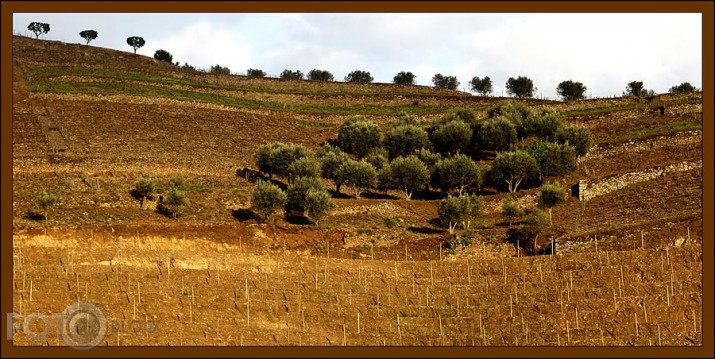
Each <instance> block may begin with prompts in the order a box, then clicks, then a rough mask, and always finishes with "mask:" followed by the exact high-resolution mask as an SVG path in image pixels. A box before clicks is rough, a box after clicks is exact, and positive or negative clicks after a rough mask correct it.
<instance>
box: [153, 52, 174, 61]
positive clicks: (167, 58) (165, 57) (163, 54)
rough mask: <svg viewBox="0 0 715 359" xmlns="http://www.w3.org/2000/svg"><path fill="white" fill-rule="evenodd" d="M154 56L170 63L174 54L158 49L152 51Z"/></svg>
mask: <svg viewBox="0 0 715 359" xmlns="http://www.w3.org/2000/svg"><path fill="white" fill-rule="evenodd" d="M154 58H155V59H157V60H159V61H164V62H168V63H170V64H171V63H172V61H173V59H174V55H172V54H170V53H169V51H166V50H161V49H160V50H156V52H154Z"/></svg>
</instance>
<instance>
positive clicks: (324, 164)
mask: <svg viewBox="0 0 715 359" xmlns="http://www.w3.org/2000/svg"><path fill="white" fill-rule="evenodd" d="M317 155H318V158H319V159H320V167H321V171H322V174H323V178H327V179H329V180H332V181H333V183H334V184H335V192H337V193H340V187H341V186H342V185H343V184H344V183H345V181H346V180H347V179H346V178H345V175H346V173H345V171H341V170H340V167H341V166H343V164H345V163H346V162H347V161H348V160H349V159H350V157H348V155H347V154H346V153H345V152H343V151H341V150H340V148H338V147H333V146H331V145H330V144H325V145H323V146H321V147H320V149H319V150H318V153H317Z"/></svg>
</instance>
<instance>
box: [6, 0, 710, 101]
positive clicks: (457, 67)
mask: <svg viewBox="0 0 715 359" xmlns="http://www.w3.org/2000/svg"><path fill="white" fill-rule="evenodd" d="M33 21H38V22H45V23H49V24H50V26H51V29H50V32H49V33H47V34H46V35H43V37H44V38H45V39H47V40H59V41H63V42H68V43H82V44H84V43H85V40H84V39H82V38H81V37H80V36H79V32H80V31H82V30H90V29H91V30H96V31H97V32H98V33H99V36H98V37H97V39H96V40H94V41H92V42H91V43H90V46H97V47H105V48H112V49H118V50H123V51H128V52H133V49H132V48H131V47H130V46H129V45H127V43H126V39H127V37H130V36H141V37H143V38H144V40H145V41H146V45H145V46H144V47H142V48H140V49H138V50H137V53H138V54H142V55H146V56H153V55H154V52H155V51H156V50H159V49H163V50H166V51H168V52H170V53H171V54H172V55H173V61H174V62H180V63H181V64H182V65H183V64H184V63H188V64H190V65H192V66H194V67H197V68H204V69H208V68H210V67H211V66H213V65H216V64H219V65H221V66H226V67H228V68H230V69H231V72H232V73H239V74H241V73H245V72H246V70H247V69H249V68H257V69H261V70H263V71H265V72H266V73H267V74H270V75H276V76H277V75H278V74H280V73H281V72H282V71H283V70H284V69H290V70H300V71H302V72H303V73H304V74H307V73H308V72H309V71H310V70H312V69H320V70H327V71H330V72H331V73H332V74H333V75H334V76H335V78H336V79H340V80H342V79H343V78H344V77H345V76H346V75H348V74H349V73H350V72H351V71H354V70H362V71H368V72H370V73H371V75H372V76H373V77H374V82H384V83H389V82H392V79H393V77H394V76H395V75H396V74H397V73H398V72H400V71H409V72H412V73H413V74H415V76H416V78H415V81H416V84H418V85H425V86H432V77H433V76H434V75H435V74H437V73H440V74H442V75H445V76H456V77H457V80H458V81H459V82H460V85H459V88H458V89H459V90H461V91H469V82H470V80H471V79H472V78H473V77H475V76H476V77H479V78H484V77H485V76H489V78H490V79H491V80H492V83H493V86H494V92H495V93H494V94H495V95H498V96H499V95H503V96H506V89H505V87H506V82H507V80H508V79H509V78H510V77H514V78H516V77H518V76H526V77H528V78H530V79H531V80H532V81H533V83H534V86H535V87H536V88H537V90H536V92H535V95H536V96H535V97H539V98H542V97H543V98H550V99H558V98H559V97H558V94H557V92H556V88H557V86H558V84H559V83H560V82H562V81H565V80H572V81H576V82H581V83H583V84H584V85H585V86H586V87H587V92H586V95H587V96H588V97H609V96H621V95H622V93H623V91H624V90H625V88H626V85H627V84H628V83H629V82H631V81H643V84H644V87H645V88H646V89H652V90H654V91H655V92H656V93H664V92H667V91H668V89H669V88H670V87H671V86H674V85H678V84H681V83H683V82H689V83H690V84H691V85H693V86H695V87H697V88H702V65H703V64H702V17H701V14H699V13H518V14H516V13H217V14H211V13H194V14H191V13H166V14H160V13H148V14H138V13H132V14H129V13H126V14H122V13H99V14H92V13H72V14H70V13H68V14H64V13H49V14H43V13H15V14H13V33H15V34H22V35H29V36H33V37H34V35H33V34H32V33H31V32H30V31H29V30H27V25H28V24H29V23H30V22H33Z"/></svg>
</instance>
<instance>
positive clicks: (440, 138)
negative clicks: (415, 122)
mask: <svg viewBox="0 0 715 359" xmlns="http://www.w3.org/2000/svg"><path fill="white" fill-rule="evenodd" d="M429 137H430V140H431V141H432V144H433V145H434V149H435V151H436V152H439V153H440V154H441V155H443V156H450V155H455V154H458V153H466V152H467V151H468V150H469V145H470V143H471V141H472V128H471V127H470V126H469V125H468V124H467V123H465V122H463V121H462V120H453V121H449V122H447V123H440V122H437V123H434V124H433V125H432V127H431V129H430V136H429Z"/></svg>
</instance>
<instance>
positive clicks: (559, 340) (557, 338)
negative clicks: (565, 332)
mask: <svg viewBox="0 0 715 359" xmlns="http://www.w3.org/2000/svg"><path fill="white" fill-rule="evenodd" d="M556 345H557V346H561V337H560V336H559V332H558V331H556Z"/></svg>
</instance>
